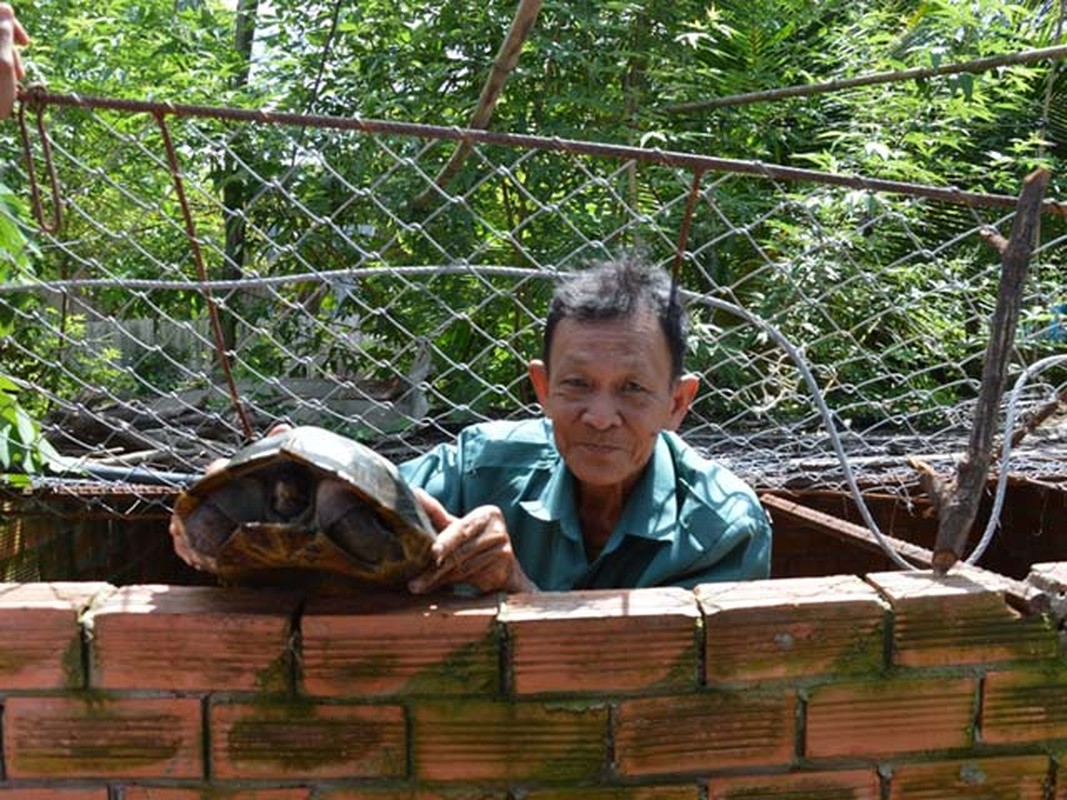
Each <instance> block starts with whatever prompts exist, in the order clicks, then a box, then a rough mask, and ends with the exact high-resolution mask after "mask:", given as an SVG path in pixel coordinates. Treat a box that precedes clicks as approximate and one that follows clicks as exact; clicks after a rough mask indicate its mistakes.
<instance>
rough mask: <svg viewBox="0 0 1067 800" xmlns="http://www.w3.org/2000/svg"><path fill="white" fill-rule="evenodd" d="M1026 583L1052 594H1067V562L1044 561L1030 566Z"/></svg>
mask: <svg viewBox="0 0 1067 800" xmlns="http://www.w3.org/2000/svg"><path fill="white" fill-rule="evenodd" d="M1026 582H1027V583H1029V584H1031V585H1032V586H1034V587H1035V588H1037V589H1040V590H1042V591H1045V592H1049V593H1051V594H1063V593H1064V592H1067V561H1044V562H1041V563H1040V564H1031V565H1030V574H1029V575H1027V576H1026Z"/></svg>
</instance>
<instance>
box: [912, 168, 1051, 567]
mask: <svg viewBox="0 0 1067 800" xmlns="http://www.w3.org/2000/svg"><path fill="white" fill-rule="evenodd" d="M1049 178H1050V174H1049V172H1048V170H1044V169H1039V170H1035V171H1034V172H1032V173H1031V174H1030V175H1028V176H1027V177H1026V180H1025V181H1024V182H1023V189H1022V192H1021V193H1020V194H1019V202H1018V204H1017V206H1016V210H1015V220H1014V221H1013V223H1012V227H1011V236H1010V237H1009V239H1008V241H1007V244H1006V245H1005V246H1004V247H1003V249H1001V248H1000V247H999V246H998V247H997V249H998V252H1001V254H1002V258H1001V277H1000V289H999V291H998V292H997V306H996V309H995V310H994V312H993V319H992V321H991V322H990V332H989V343H988V345H987V346H986V354H985V365H984V367H983V369H982V383H981V386H980V388H979V391H978V403H977V405H976V407H975V411H974V425H973V427H972V428H971V436H970V440H969V442H968V445H967V453H966V455H965V456H964V459H963V461H962V462H961V463H960V465H959V467H958V468H957V470H956V480H955V481H954V482H947V483H945V484H943V485H942V486H941V487H940V490H941V491H942V496H941V497H940V498H937V499H935V503H936V505H937V508H938V530H937V540H936V543H935V545H934V561H933V566H934V569H935V571H937V572H938V573H941V574H943V573H945V572H946V571H948V569H949V568H950V567H952V565H953V564H955V563H956V562H957V561H959V559H960V556H961V554H962V553H963V550H964V547H965V545H966V543H967V537H968V534H969V533H970V530H971V526H972V525H973V524H974V520H975V517H976V516H977V515H978V504H979V502H980V501H981V498H982V492H983V491H984V490H985V486H986V477H987V475H988V473H989V464H990V463H991V461H992V459H993V437H994V435H995V433H996V426H997V416H998V411H999V409H1000V400H1001V395H1002V394H1003V392H1004V383H1005V379H1006V376H1007V367H1008V361H1009V359H1010V358H1011V351H1012V343H1013V342H1014V341H1015V330H1016V327H1017V326H1018V322H1019V313H1020V309H1021V306H1022V299H1023V288H1024V286H1025V284H1026V277H1027V274H1028V272H1029V269H1030V255H1031V253H1032V252H1033V248H1034V241H1035V240H1036V238H1037V230H1038V224H1039V221H1040V218H1041V201H1042V198H1043V197H1044V194H1045V188H1046V187H1047V186H1048V182H1049ZM930 488H935V487H934V484H933V483H932V482H931V483H930ZM935 490H937V489H936V488H935Z"/></svg>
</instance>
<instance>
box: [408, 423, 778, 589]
mask: <svg viewBox="0 0 1067 800" xmlns="http://www.w3.org/2000/svg"><path fill="white" fill-rule="evenodd" d="M400 472H401V474H402V475H403V476H404V478H405V479H406V480H407V481H408V482H409V483H411V485H413V486H421V487H422V488H424V489H426V491H428V492H429V493H430V494H432V495H433V496H434V497H436V498H437V499H438V500H440V501H441V503H442V504H443V505H444V506H445V508H447V509H448V510H449V511H450V512H452V513H453V514H455V515H457V516H462V515H464V514H466V513H467V512H469V511H472V510H473V509H475V508H477V507H478V506H481V505H495V506H499V507H500V509H501V511H502V512H503V514H504V519H505V520H506V521H507V526H508V534H509V535H510V536H511V542H512V547H513V549H514V551H515V554H516V556H517V557H518V559H519V563H520V564H521V565H522V568H523V570H524V571H525V572H526V574H527V575H528V576H529V578H530V579H531V580H532V581H533V582H534V583H536V584H537V585H538V587H540V588H541V589H543V590H546V591H559V590H566V589H605V588H612V587H644V586H672V585H673V586H685V587H691V586H694V585H696V584H698V583H705V582H710V581H733V580H747V579H752V578H766V577H768V575H769V573H770V557H771V530H770V525H769V523H768V520H767V516H766V514H765V513H764V511H763V508H762V506H760V504H759V501H758V500H757V499H756V495H755V493H754V492H753V491H752V489H750V488H749V487H748V485H747V484H745V483H744V482H743V481H742V480H741V479H740V478H738V477H737V476H736V475H734V474H733V473H732V472H730V471H729V470H727V469H726V468H725V467H722V466H721V465H719V464H716V463H715V462H713V461H708V460H707V459H705V458H703V457H702V456H700V455H699V454H698V453H697V452H696V451H695V450H694V449H693V448H691V447H689V446H688V445H687V444H685V443H684V442H683V441H682V440H681V439H680V438H679V437H678V436H676V435H675V434H673V433H667V432H664V433H661V434H660V435H659V439H658V441H657V442H656V445H655V448H654V450H653V453H652V459H651V462H650V464H649V468H648V469H647V470H645V474H644V476H643V477H642V478H641V480H640V482H639V483H638V484H637V486H636V487H635V488H634V491H633V494H631V495H630V498H629V499H628V500H627V502H626V507H625V509H624V510H623V514H622V518H621V519H620V520H619V523H618V525H617V526H616V527H615V530H614V531H613V532H612V534H611V537H610V538H609V539H608V541H607V543H606V544H605V545H604V549H603V550H602V551H601V553H600V555H599V556H597V558H595V559H594V560H593V561H592V562H590V561H589V560H588V558H587V557H586V552H585V546H584V544H583V541H582V534H581V528H580V526H579V523H578V509H577V503H576V496H575V484H574V477H573V475H572V474H571V472H570V470H569V469H567V467H566V465H565V464H564V462H563V459H562V458H561V457H560V454H559V451H558V450H556V446H555V442H554V441H553V438H552V425H551V422H549V421H547V420H542V419H535V420H525V421H521V422H489V423H483V424H478V425H473V426H471V427H469V428H466V429H465V430H463V431H462V432H461V433H460V434H459V436H458V438H457V439H456V442H455V443H454V444H443V445H439V446H437V447H436V448H434V449H433V450H430V451H429V452H427V453H426V454H424V455H422V456H419V457H418V458H415V459H413V460H411V461H407V462H405V463H403V464H401V465H400Z"/></svg>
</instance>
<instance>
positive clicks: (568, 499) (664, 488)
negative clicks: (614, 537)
mask: <svg viewBox="0 0 1067 800" xmlns="http://www.w3.org/2000/svg"><path fill="white" fill-rule="evenodd" d="M532 483H533V476H531V482H530V483H529V484H527V487H528V488H527V491H530V488H531V484H532ZM676 490H677V486H676V477H675V472H674V459H673V458H672V457H671V451H670V447H669V446H668V445H667V440H666V437H664V436H663V435H662V434H660V435H659V436H658V437H657V438H656V445H655V447H654V448H653V449H652V458H651V459H650V460H649V466H648V469H646V470H645V474H644V475H642V476H641V480H640V481H638V483H637V486H635V487H634V490H633V493H632V494H631V495H630V497H629V498H628V499H627V501H626V508H624V509H623V512H622V519H620V520H619V523H618V525H616V526H615V527H616V531H617V532H618V531H621V532H622V533H624V534H629V535H631V536H640V537H643V538H645V539H657V540H658V539H669V538H670V537H671V535H672V533H673V530H674V524H675V522H676V520H677V519H678V504H677V494H676ZM533 491H534V492H536V488H534V489H533ZM525 494H526V492H524V495H525ZM519 505H521V506H522V508H523V509H524V510H525V511H526V513H528V514H529V515H530V516H532V517H533V518H534V519H538V520H541V521H542V522H559V523H561V528H562V530H563V532H564V534H565V535H567V536H569V537H571V538H577V537H578V535H579V533H578V531H579V530H580V528H579V525H578V506H577V492H576V487H575V484H574V475H573V474H572V473H571V471H570V470H569V469H567V465H566V464H565V463H564V461H563V458H562V457H560V456H559V455H558V454H557V455H556V460H555V464H554V465H553V467H552V473H551V475H550V476H549V478H548V480H547V481H546V482H545V483H544V485H543V486H542V488H541V490H540V492H537V493H536V494H532V496H530V497H529V498H528V499H526V500H521V501H520V502H519Z"/></svg>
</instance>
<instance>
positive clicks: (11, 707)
mask: <svg viewBox="0 0 1067 800" xmlns="http://www.w3.org/2000/svg"><path fill="white" fill-rule="evenodd" d="M3 741H4V751H5V763H6V765H7V777H8V778H49V777H55V776H62V777H63V778H199V777H202V774H203V760H202V758H201V751H202V744H201V722H200V701H199V700H197V699H194V698H172V697H149V698H107V697H93V698H92V699H90V700H82V699H79V698H73V697H9V698H7V700H5V701H4V730H3Z"/></svg>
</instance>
